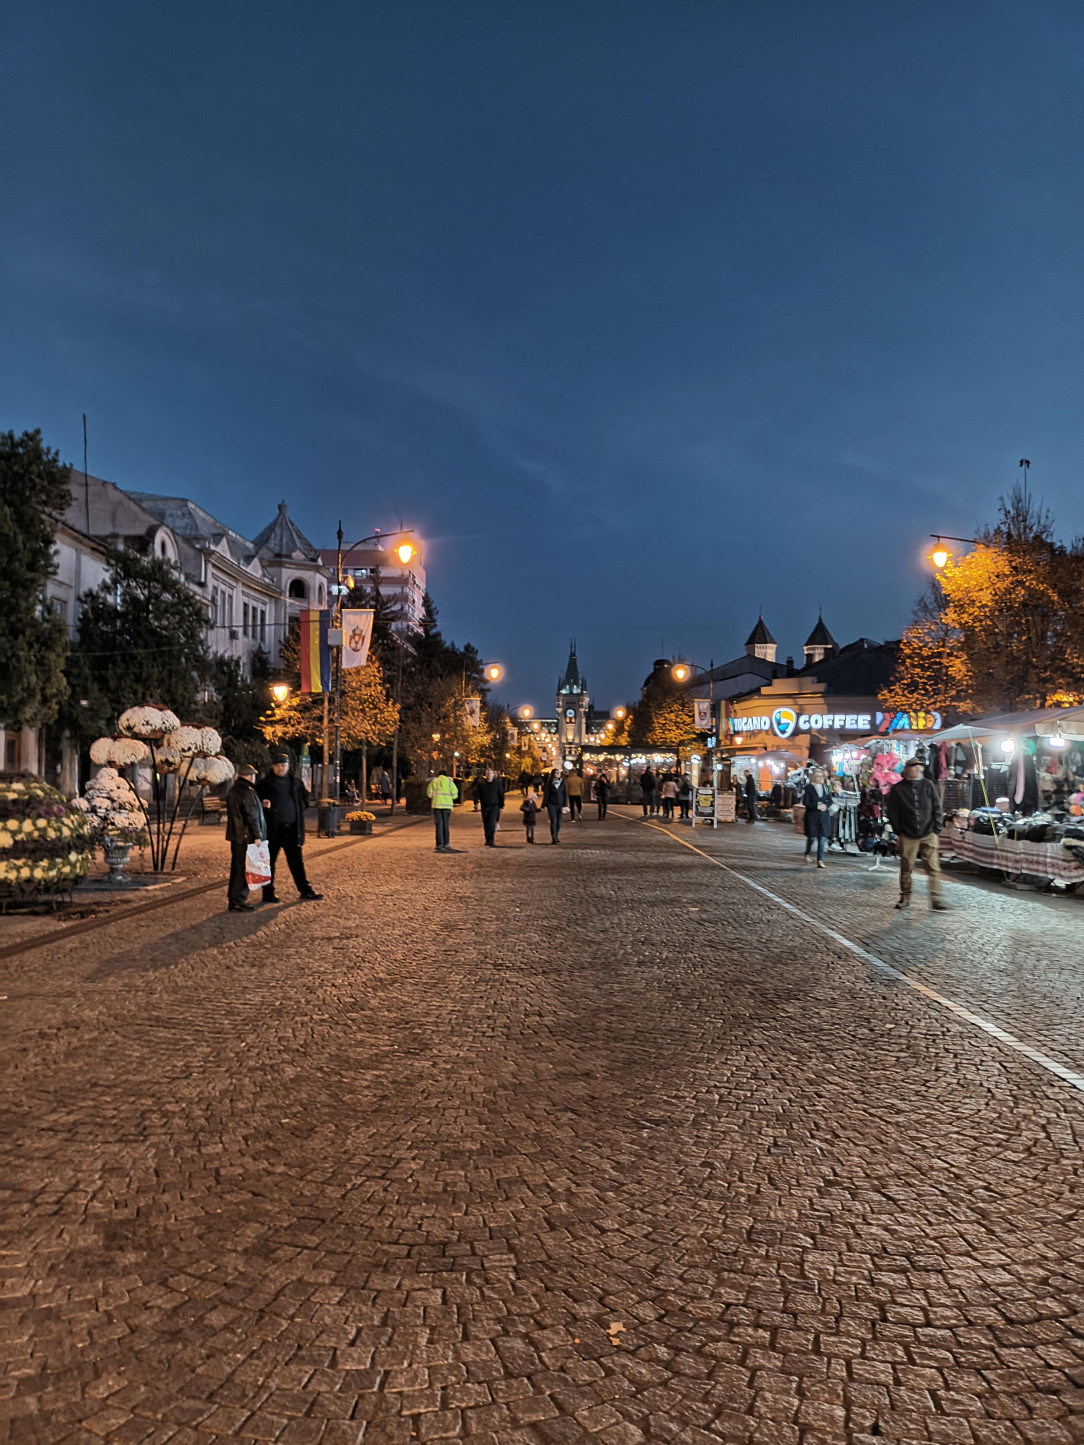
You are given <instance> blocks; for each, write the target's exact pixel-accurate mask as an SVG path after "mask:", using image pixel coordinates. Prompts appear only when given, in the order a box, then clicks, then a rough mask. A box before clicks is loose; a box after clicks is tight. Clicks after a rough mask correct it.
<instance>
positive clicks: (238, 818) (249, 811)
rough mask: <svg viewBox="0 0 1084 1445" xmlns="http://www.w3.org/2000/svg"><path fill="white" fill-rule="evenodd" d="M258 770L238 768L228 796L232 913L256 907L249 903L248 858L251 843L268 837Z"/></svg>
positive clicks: (228, 895) (227, 828) (230, 902)
mask: <svg viewBox="0 0 1084 1445" xmlns="http://www.w3.org/2000/svg"><path fill="white" fill-rule="evenodd" d="M255 782H256V769H255V768H253V767H250V766H248V765H247V764H246V765H245V766H244V767H240V768H238V769H237V777H236V778H235V779H234V781H233V786H232V787H231V788H230V790H229V792H228V793H227V794H226V842H227V843H228V844H229V845H230V883H229V888H228V890H227V894H226V896H227V898H228V899H229V905H230V912H231V913H252V912H253V911H254V910H255V908H256V905H255V903H250V902H249V901H248V884H247V883H246V881H245V855H246V853H247V852H248V845H249V844H250V843H259V842H260V841H262V840H263V839H264V838H266V837H267V823H266V822H265V820H264V815H263V809H262V808H261V807H260V800H259V798H258V797H257V796H256V789H255V786H254V784H255Z"/></svg>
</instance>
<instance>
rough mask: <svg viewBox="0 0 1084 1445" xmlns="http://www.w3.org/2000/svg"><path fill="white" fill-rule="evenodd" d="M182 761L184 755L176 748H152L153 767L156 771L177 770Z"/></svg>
mask: <svg viewBox="0 0 1084 1445" xmlns="http://www.w3.org/2000/svg"><path fill="white" fill-rule="evenodd" d="M184 761H185V759H184V757H183V756H182V755H181V754H180V753H179V752H178V751H177V749H176V748H170V747H166V748H155V750H154V768H155V771H156V772H158V773H176V772H179V771H180V766H181V764H182V763H183V762H184Z"/></svg>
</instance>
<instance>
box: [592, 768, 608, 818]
mask: <svg viewBox="0 0 1084 1445" xmlns="http://www.w3.org/2000/svg"><path fill="white" fill-rule="evenodd" d="M595 802H596V803H597V804H598V820H599V822H600V823H601V822H602V820H603V818H605V816H606V814H607V812H608V810H609V806H610V780H609V778H608V777H607V776H606V774H605V773H599V775H598V777H597V778H596V779H595Z"/></svg>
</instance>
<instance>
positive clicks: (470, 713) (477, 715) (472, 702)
mask: <svg viewBox="0 0 1084 1445" xmlns="http://www.w3.org/2000/svg"><path fill="white" fill-rule="evenodd" d="M463 708H464V711H465V712H466V714H467V721H468V722H469V723H470V725H471V727H472V728H476V727H479V726H480V725H481V722H482V699H481V698H480V697H468V698H465V699H464V702H463Z"/></svg>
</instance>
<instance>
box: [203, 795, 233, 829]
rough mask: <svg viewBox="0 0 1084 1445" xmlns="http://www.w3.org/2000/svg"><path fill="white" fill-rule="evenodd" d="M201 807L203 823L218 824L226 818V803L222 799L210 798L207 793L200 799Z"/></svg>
mask: <svg viewBox="0 0 1084 1445" xmlns="http://www.w3.org/2000/svg"><path fill="white" fill-rule="evenodd" d="M199 806H200V815H199V820H200V822H201V823H214V824H218V823H221V822H222V819H223V818H224V817H225V816H226V803H225V800H224V799H222V798H209V797H208V796H207V794H206V793H205V794H204V795H203V797H202V798H201V799H200V804H199Z"/></svg>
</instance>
